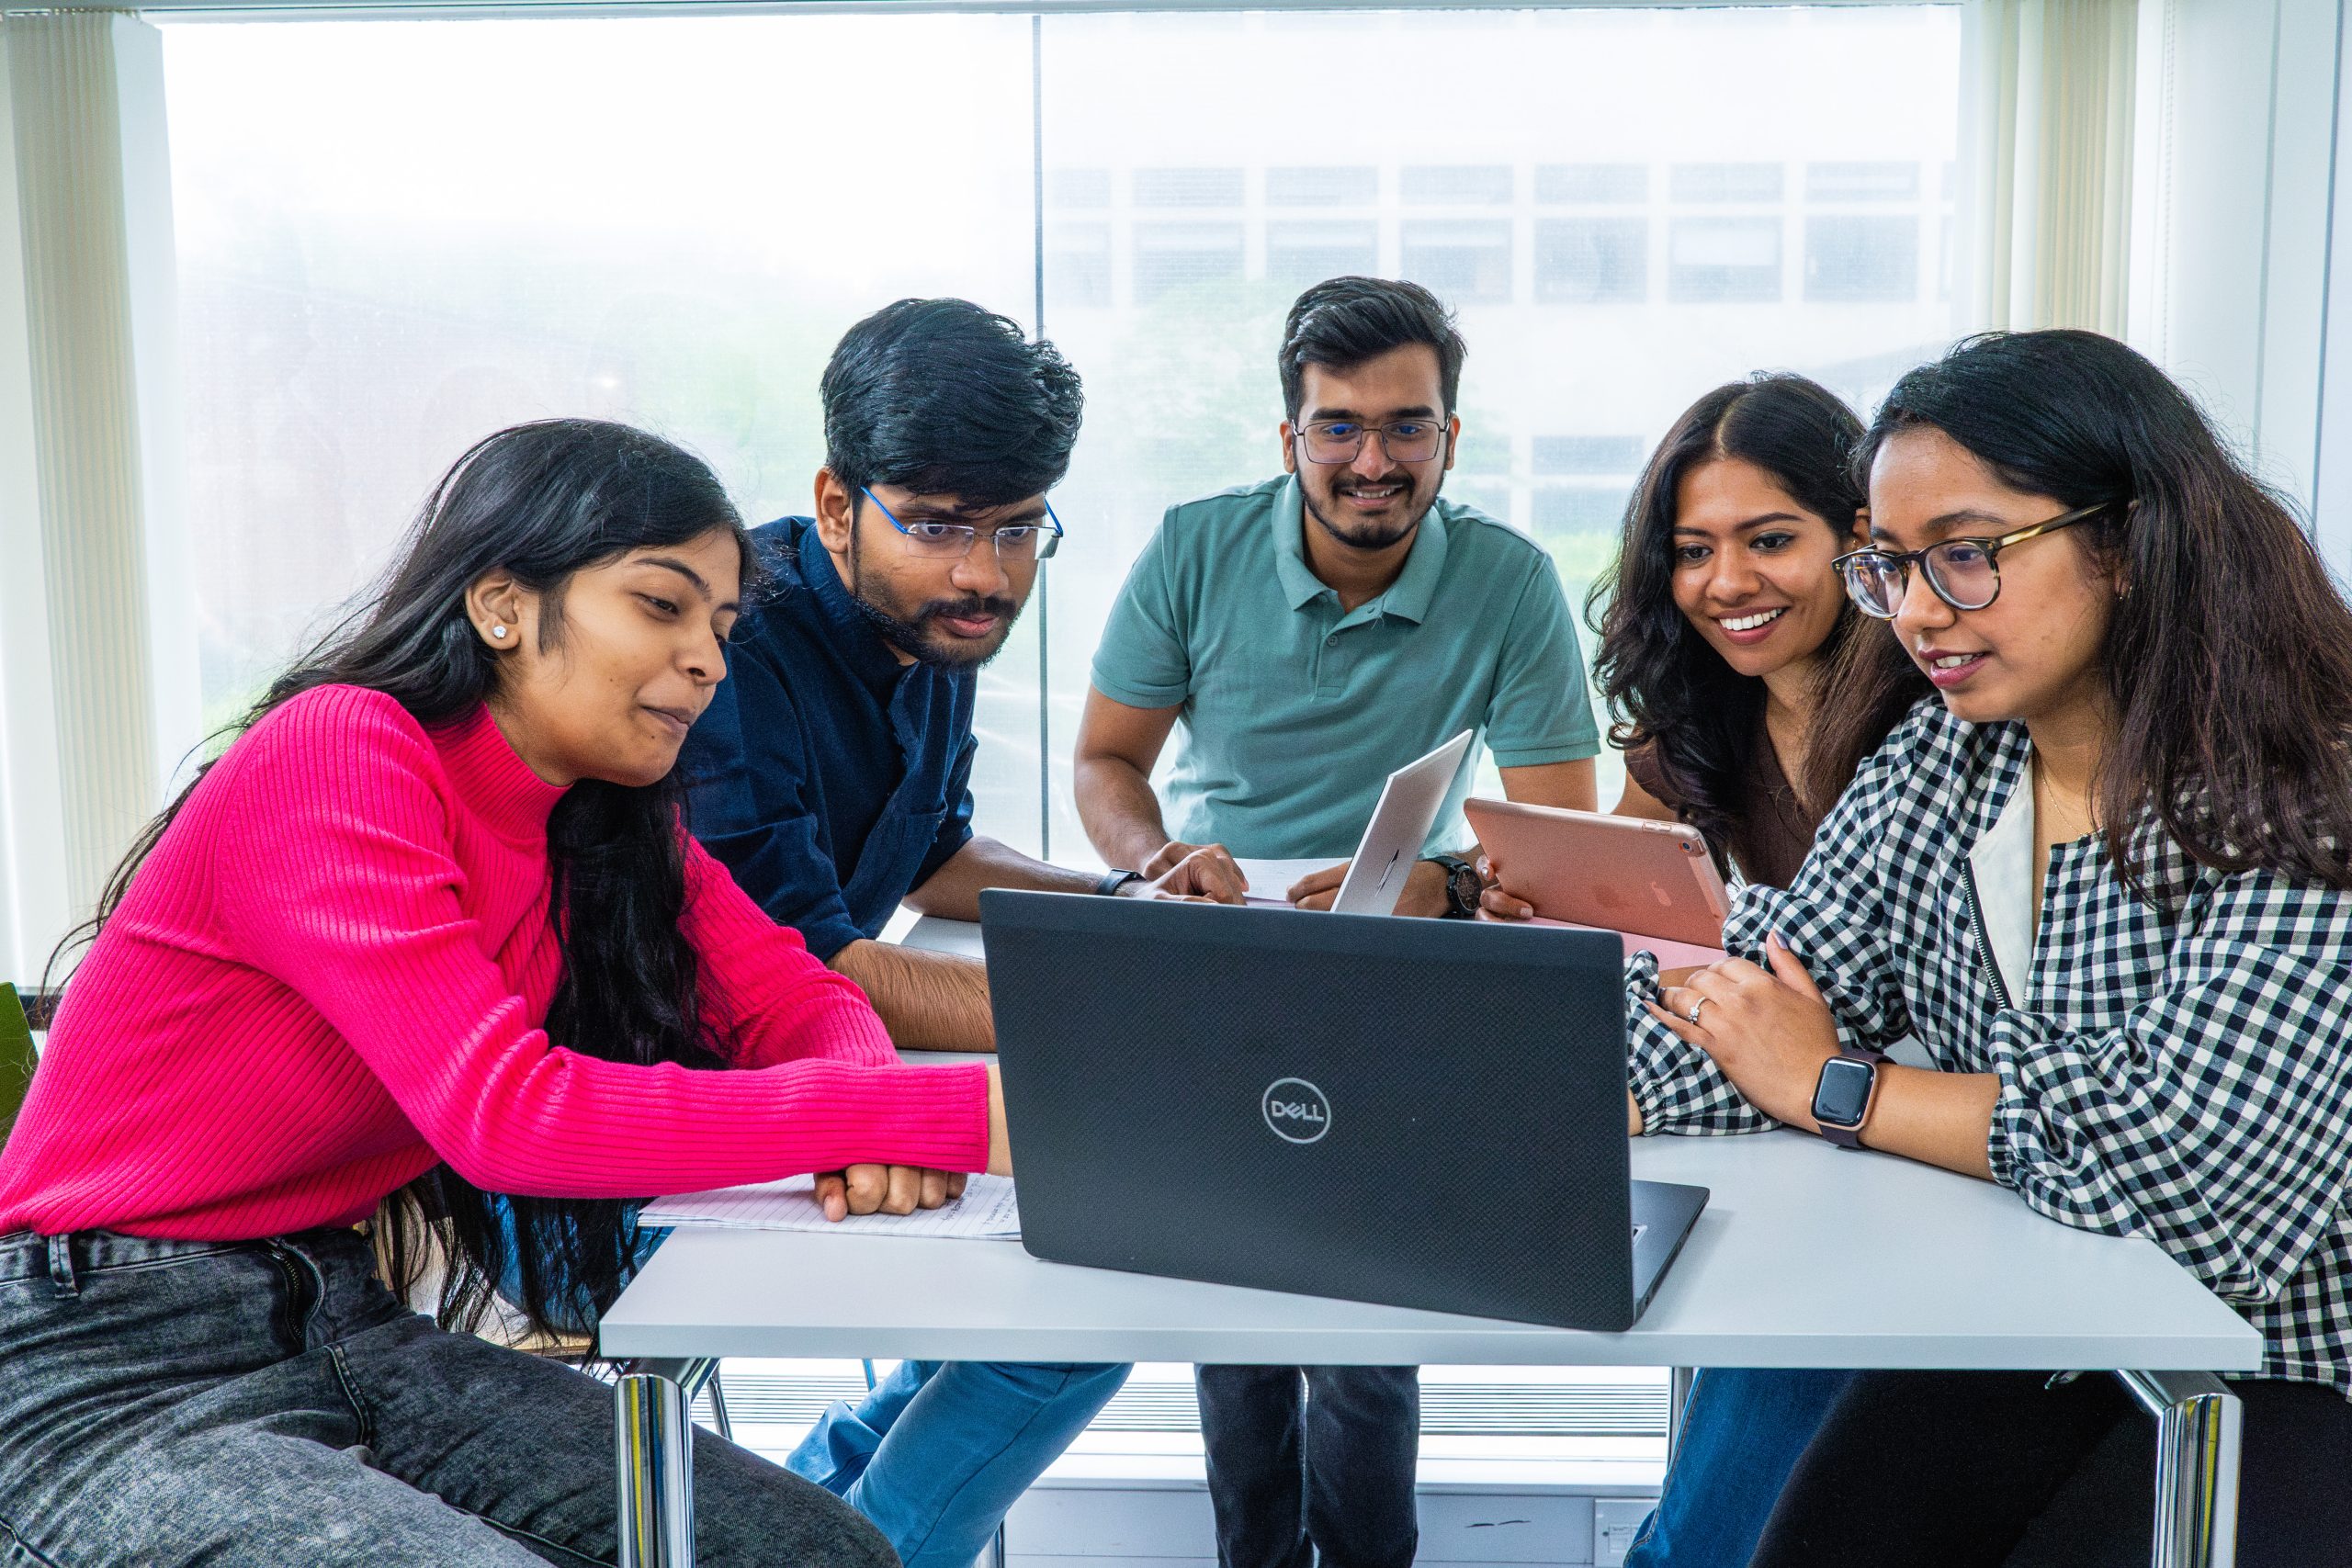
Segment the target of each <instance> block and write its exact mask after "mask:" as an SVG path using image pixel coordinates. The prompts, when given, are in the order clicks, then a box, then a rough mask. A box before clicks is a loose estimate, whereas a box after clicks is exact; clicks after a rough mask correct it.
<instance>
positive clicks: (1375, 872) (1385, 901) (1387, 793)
mask: <svg viewBox="0 0 2352 1568" xmlns="http://www.w3.org/2000/svg"><path fill="white" fill-rule="evenodd" d="M1471 734H1472V732H1471V731H1470V730H1467V729H1465V730H1464V731H1463V732H1462V733H1461V734H1459V735H1457V736H1455V737H1454V738H1453V739H1451V740H1449V741H1447V742H1446V743H1445V744H1444V745H1442V746H1440V747H1439V748H1437V750H1433V751H1431V752H1430V753H1429V754H1428V755H1427V756H1424V757H1419V758H1417V759H1415V760H1414V761H1410V762H1408V763H1406V764H1405V765H1404V766H1403V767H1401V768H1399V769H1397V771H1396V772H1395V773H1391V774H1389V775H1388V782H1387V783H1386V784H1383V785H1381V786H1380V804H1379V805H1377V806H1375V807H1373V808H1372V820H1371V821H1370V822H1367V823H1366V824H1364V829H1363V840H1362V841H1361V842H1359V843H1358V844H1357V845H1356V852H1355V858H1354V859H1353V860H1352V861H1351V862H1349V863H1348V874H1347V876H1346V877H1345V878H1344V879H1343V880H1342V881H1341V882H1340V891H1339V893H1338V894H1337V895H1336V896H1335V897H1333V898H1332V900H1331V913H1333V914H1335V915H1393V914H1395V913H1396V912H1397V899H1399V898H1401V897H1404V896H1405V878H1406V876H1407V875H1408V874H1410V873H1411V871H1412V869H1413V865H1414V863H1415V862H1417V861H1419V859H1420V858H1421V846H1422V845H1423V844H1425V843H1427V842H1428V841H1429V836H1430V826H1431V825H1432V824H1433V823H1435V822H1436V821H1437V814H1438V808H1439V807H1442V806H1443V805H1444V804H1445V797H1446V795H1447V793H1448V792H1449V791H1451V790H1452V789H1453V775H1454V774H1456V773H1460V772H1461V771H1462V759H1463V756H1464V753H1466V752H1467V751H1468V750H1470V737H1471Z"/></svg>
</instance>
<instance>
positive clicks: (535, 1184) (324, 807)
mask: <svg viewBox="0 0 2352 1568" xmlns="http://www.w3.org/2000/svg"><path fill="white" fill-rule="evenodd" d="M247 741H248V744H246V745H244V746H243V747H242V748H241V749H240V750H241V752H242V755H241V756H240V757H239V758H238V760H237V761H238V764H239V766H238V772H237V773H236V775H235V776H234V777H233V778H232V779H231V780H229V781H227V783H228V785H229V788H230V789H231V790H232V792H233V793H232V798H231V800H230V801H229V802H228V803H227V804H228V806H229V809H227V810H225V811H224V812H223V813H222V823H223V825H222V827H221V829H220V843H219V845H218V853H219V856H220V876H219V879H218V886H219V889H220V891H219V895H218V897H219V908H218V915H219V919H220V927H221V930H222V931H223V933H224V934H225V935H226V937H227V938H228V940H229V942H231V944H232V946H233V948H234V949H235V951H236V953H237V954H238V956H239V957H240V958H242V959H243V961H244V962H246V963H249V964H253V965H254V967H255V968H257V969H260V970H261V971H263V972H264V973H266V974H268V975H269V976H272V977H273V978H275V979H277V981H278V982H280V983H281V984H283V985H285V986H287V987H289V988H290V989H292V990H294V991H295V992H296V993H298V994H299V995H300V996H301V997H302V998H304V999H305V1000H306V1001H307V1002H308V1003H309V1004H310V1005H311V1007H313V1008H315V1009H316V1010H318V1011H319V1013H320V1014H321V1016H322V1018H324V1019H325V1020H326V1021H327V1023H328V1024H329V1026H330V1027H332V1028H333V1029H334V1030H335V1032H337V1033H338V1034H339V1035H341V1036H342V1038H343V1040H344V1041H345V1043H347V1044H348V1045H349V1046H350V1048H351V1050H352V1051H353V1052H354V1053H355V1054H356V1055H357V1057H358V1058H359V1061H360V1062H361V1063H363V1064H364V1065H365V1067H366V1069H367V1070H368V1072H370V1073H371V1074H373V1075H374V1076H375V1077H376V1078H377V1079H378V1080H379V1082H380V1083H381V1084H382V1085H383V1087H384V1089H385V1091H386V1092H387V1093H388V1094H389V1095H390V1097H391V1099H392V1100H393V1101H394V1102H395V1103H397V1104H398V1105H399V1107H400V1108H401V1111H402V1112H403V1113H404V1114H405V1115H406V1116H407V1117H408V1119H409V1120H410V1122H412V1123H413V1125H414V1126H415V1127H416V1129H417V1131H418V1133H419V1134H420V1135H422V1137H423V1138H424V1141H425V1142H426V1143H427V1144H428V1145H430V1146H431V1147H432V1148H433V1150H434V1151H435V1153H436V1154H437V1155H439V1156H441V1157H442V1158H443V1159H445V1160H447V1162H448V1163H449V1165H450V1166H451V1167H452V1168H454V1169H456V1170H457V1172H458V1174H459V1175H460V1176H463V1177H464V1178H465V1179H467V1180H468V1181H470V1182H472V1183H473V1184H474V1185H476V1186H478V1187H481V1188H484V1189H487V1190H493V1191H503V1192H513V1193H517V1194H523V1195H542V1196H550V1197H554V1196H569V1197H583V1198H607V1197H611V1198H629V1197H643V1196H646V1195H649V1194H658V1193H662V1192H679V1191H692V1190H700V1189H705V1188H711V1187H724V1186H731V1185H735V1184H738V1183H742V1182H750V1181H765V1180H773V1179H777V1178H779V1177H783V1176H787V1175H792V1174H796V1173H798V1172H803V1171H810V1170H825V1169H832V1168H839V1167H842V1166H844V1165H850V1164H854V1163H859V1162H863V1161H876V1162H887V1163H891V1164H901V1165H918V1166H926V1167H931V1168H939V1169H946V1170H978V1169H980V1168H983V1167H984V1166H985V1164H986V1162H987V1156H988V1088H987V1078H986V1070H985V1068H984V1067H982V1066H978V1065H977V1064H976V1065H974V1066H970V1067H968V1068H967V1067H960V1066H959V1067H950V1068H930V1067H904V1066H879V1065H870V1064H871V1063H873V1062H874V1061H875V1060H876V1055H875V1054H874V1046H875V1040H874V1033H875V1032H876V1031H877V1029H878V1025H877V1024H876V1021H874V1020H873V1017H872V1013H871V1011H870V1010H867V1009H866V1008H865V1005H864V1002H863V999H862V998H859V997H858V996H857V995H856V993H855V991H854V987H853V988H851V989H849V990H847V991H843V990H842V989H841V988H838V987H834V986H833V985H831V984H830V983H811V981H810V979H809V977H796V976H786V977H784V978H782V979H780V980H779V981H777V982H776V983H775V987H774V988H773V990H772V991H770V992H769V993H768V994H766V995H764V996H763V998H760V1001H759V1006H758V1010H759V1013H760V1016H761V1017H762V1018H763V1020H764V1023H763V1039H787V1038H788V1039H793V1040H795V1041H797V1043H799V1044H800V1046H801V1049H799V1050H798V1051H797V1052H795V1053H793V1055H794V1059H792V1060H789V1061H782V1062H779V1063H777V1065H775V1066H759V1067H752V1068H748V1069H744V1070H735V1071H697V1070H694V1069H690V1068H686V1067H682V1066H675V1065H672V1064H662V1065H657V1066H639V1065H637V1064H631V1063H617V1062H607V1061H603V1060H600V1059H597V1058H594V1057H589V1056H584V1055H579V1054H578V1053H575V1052H572V1051H569V1050H565V1049H563V1048H562V1047H560V1046H558V1045H555V1044H553V1043H550V1042H549V1041H548V1037H547V1034H546V1032H545V1031H543V1030H542V1029H540V1028H539V1027H537V1020H534V1019H533V1018H532V1017H530V1016H529V1010H528V1007H527V1005H526V1002H525V1000H524V998H521V997H519V996H517V995H515V992H514V990H513V988H512V987H510V986H509V985H508V984H507V982H506V980H505V978H504V976H502V975H501V973H500V972H499V970H498V967H497V965H496V964H493V963H492V961H491V959H490V958H489V957H488V956H487V955H485V954H484V953H483V952H482V949H481V936H480V932H479V929H478V927H477V925H476V923H475V922H474V920H473V919H471V918H470V917H469V915H468V914H467V912H466V910H465V908H464V907H463V906H462V905H461V903H460V902H459V898H458V888H459V886H460V885H461V883H462V881H463V876H464V874H463V872H462V871H461V869H460V868H459V867H458V863H457V862H456V861H455V859H454V858H453V856H452V853H451V833H452V830H453V829H452V823H451V812H452V810H453V809H454V808H453V807H452V806H451V804H450V803H449V802H448V801H447V800H446V799H445V798H444V797H443V795H441V793H440V791H439V790H438V789H437V788H436V787H435V786H436V781H437V780H438V779H439V776H440V773H439V768H438V765H437V762H436V760H435V755H434V752H433V749H432V745H431V742H430V741H429V740H428V739H426V737H425V736H424V732H423V730H422V729H421V728H419V727H418V726H417V725H416V724H415V722H414V720H413V719H411V718H410V717H409V716H407V715H406V714H405V713H404V712H402V711H401V709H400V708H399V707H398V705H396V704H394V703H392V702H391V701H390V699H389V698H386V697H383V696H381V695H380V694H372V693H361V692H338V693H334V694H332V695H329V696H326V697H323V698H321V699H319V700H314V701H310V702H297V703H293V704H288V705H287V706H285V707H283V708H281V709H279V710H278V712H277V713H276V714H274V715H272V716H271V718H270V720H269V721H266V726H265V727H264V728H257V729H256V730H255V731H254V733H253V734H252V735H250V736H249V737H248V738H247ZM803 956H804V958H805V954H804V955H803Z"/></svg>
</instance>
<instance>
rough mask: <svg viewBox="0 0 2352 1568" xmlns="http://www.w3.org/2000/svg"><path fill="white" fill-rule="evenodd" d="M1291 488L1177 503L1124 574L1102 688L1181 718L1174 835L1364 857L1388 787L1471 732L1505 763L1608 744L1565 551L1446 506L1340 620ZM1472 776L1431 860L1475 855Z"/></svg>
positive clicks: (1170, 784)
mask: <svg viewBox="0 0 2352 1568" xmlns="http://www.w3.org/2000/svg"><path fill="white" fill-rule="evenodd" d="M1305 520H1306V512H1305V508H1304V505H1303V500H1302V497H1301V495H1300V491H1299V488H1298V484H1297V481H1296V480H1295V479H1289V478H1283V479H1268V480H1267V481H1266V482H1264V483H1263V484H1258V485H1251V486H1249V487H1247V488H1245V489H1241V490H1231V491H1225V492H1224V493H1222V494H1219V495H1213V496H1209V497H1207V498H1206V499H1205V500H1202V501H1194V502H1186V503H1185V504H1183V505H1182V506H1175V507H1170V509H1169V512H1168V515H1167V516H1166V517H1165V518H1164V519H1163V520H1162V521H1161V523H1160V525H1159V532H1157V533H1155V534H1154V535H1153V536H1151V542H1150V543H1149V544H1148V545H1146V546H1145V547H1144V550H1143V554H1142V555H1140V556H1138V557H1137V558H1136V563H1135V566H1134V568H1133V570H1130V571H1129V572H1128V573H1127V581H1126V585H1125V587H1124V588H1122V589H1121V590H1120V591H1119V598H1118V602H1117V603H1116V604H1114V605H1113V606H1112V608H1111V618H1110V622H1109V624H1108V625H1107V626H1104V627H1103V643H1102V646H1101V647H1100V648H1098V649H1096V650H1095V654H1094V671H1093V678H1094V688H1095V690H1097V691H1099V692H1101V693H1102V694H1103V695H1104V696H1106V697H1109V698H1111V699H1112V700H1113V701H1114V702H1121V703H1125V704H1127V705H1129V706H1131V707H1139V708H1169V707H1181V708H1182V710H1183V711H1182V714H1181V715H1180V716H1179V717H1178V721H1177V728H1176V733H1175V737H1174V743H1175V754H1174V757H1173V760H1172V761H1173V766H1172V771H1171V772H1170V774H1169V775H1168V778H1167V780H1166V782H1165V784H1163V785H1162V786H1161V790H1160V800H1161V804H1162V807H1163V808H1164V810H1165V813H1166V818H1167V822H1168V828H1169V830H1170V832H1171V833H1173V834H1174V835H1175V836H1176V837H1177V838H1179V839H1181V840H1185V841H1186V842H1189V843H1221V844H1223V845H1225V846H1226V847H1227V849H1229V850H1231V851H1232V852H1234V853H1236V854H1238V855H1246V856H1251V857H1263V858H1269V859H1291V858H1306V857H1310V856H1325V855H1328V856H1329V857H1331V858H1332V859H1334V860H1342V859H1345V858H1346V857H1347V856H1349V855H1351V854H1352V853H1354V852H1355V847H1356V840H1358V839H1359V838H1361V837H1362V836H1363V829H1364V824H1365V823H1366V822H1368V821H1370V820H1371V819H1372V812H1373V807H1374V806H1375V805H1377V804H1378V802H1379V799H1380V786H1381V785H1382V784H1384V783H1385V782H1386V780H1387V778H1388V775H1389V773H1391V772H1392V771H1394V770H1395V769H1397V768H1400V767H1402V766H1404V765H1405V764H1406V763H1407V762H1409V761H1412V760H1413V759H1414V758H1416V757H1419V756H1420V755H1421V754H1422V753H1423V752H1425V751H1428V750H1430V748H1432V747H1434V746H1436V745H1437V744H1438V743H1439V742H1440V741H1442V740H1445V739H1448V738H1450V737H1452V736H1453V735H1455V734H1457V733H1458V732H1460V731H1462V730H1464V729H1474V730H1476V731H1478V732H1479V738H1480V740H1481V742H1482V743H1483V744H1484V745H1485V746H1486V747H1487V750H1490V751H1492V752H1493V753H1494V757H1495V761H1496V763H1497V765H1498V766H1500V767H1505V768H1519V767H1534V766H1538V765H1540V764H1543V763H1546V762H1566V761H1575V760H1577V758H1580V757H1589V756H1592V755H1594V754H1595V753H1596V752H1598V751H1599V750H1600V735H1599V733H1598V732H1597V731H1596V730H1595V728H1594V727H1593V721H1592V706H1591V704H1590V703H1589V701H1588V700H1587V698H1586V695H1585V675H1584V660H1583V657H1582V655H1580V654H1579V653H1578V652H1577V637H1576V625H1575V622H1574V620H1573V619H1572V618H1571V616H1570V615H1569V614H1568V605H1567V600H1566V596H1565V595H1564V594H1563V593H1562V592H1560V580H1559V575H1558V573H1557V572H1556V571H1555V570H1554V569H1553V566H1552V559H1551V557H1549V556H1548V555H1546V554H1545V553H1544V550H1543V549H1542V547H1539V546H1537V545H1536V544H1535V543H1534V541H1532V540H1531V539H1529V538H1528V537H1527V536H1525V535H1523V534H1521V533H1518V532H1516V531H1515V530H1513V529H1511V528H1510V527H1508V526H1506V525H1503V524H1500V523H1498V522H1496V521H1495V520H1494V519H1493V518H1491V517H1488V516H1487V515H1486V514H1485V513H1482V512H1479V511H1477V510H1476V509H1475V508H1473V507H1468V506H1461V505H1457V504H1455V503H1453V502H1449V501H1447V500H1445V499H1444V498H1443V497H1442V496H1441V497H1440V498H1439V499H1438V502H1437V503H1436V504H1435V505H1434V506H1432V507H1430V512H1429V514H1428V515H1427V516H1426V517H1424V518H1422V519H1421V525H1420V530H1419V534H1418V536H1416V537H1415V538H1414V540H1413V547H1412V550H1411V552H1410V553H1409V554H1408V555H1407V557H1406V558H1405V570H1403V571H1402V572H1400V573H1398V574H1397V581H1395V582H1393V583H1391V584H1390V585H1389V587H1388V591H1387V592H1385V593H1382V594H1380V595H1378V596H1377V597H1375V598H1374V599H1372V600H1370V601H1369V602H1367V603H1365V604H1359V605H1358V606H1356V608H1355V609H1353V610H1351V611H1347V612H1344V613H1343V612H1342V611H1341V610H1340V596H1339V594H1338V593H1336V592H1333V591H1332V590H1331V589H1329V588H1328V587H1326V586H1325V585H1324V584H1323V581H1322V580H1321V579H1319V578H1317V576H1316V575H1315V573H1314V572H1313V571H1312V570H1309V568H1308V567H1307V564H1306V543H1305V540H1304V538H1303V536H1302V535H1301V528H1302V526H1303V525H1304V523H1305ZM1471 755H1472V758H1473V759H1474V760H1473V761H1472V763H1471V765H1469V766H1466V767H1464V769H1463V771H1462V774H1461V777H1460V779H1459V780H1458V781H1457V782H1456V783H1455V784H1454V788H1453V795H1451V796H1449V797H1448V798H1447V800H1446V803H1445V807H1444V808H1443V809H1442V811H1441V812H1440V813H1439V814H1438V820H1437V825H1436V826H1435V827H1434V828H1433V829H1431V830H1430V840H1429V846H1428V847H1430V849H1432V850H1434V849H1442V848H1445V847H1447V846H1449V845H1461V844H1464V843H1466V842H1468V835H1467V832H1466V829H1465V828H1464V824H1463V823H1462V820H1461V805H1462V798H1463V796H1464V795H1466V794H1467V793H1468V792H1469V783H1470V778H1471V775H1472V773H1473V772H1474V771H1475V769H1476V761H1475V759H1476V755H1477V753H1476V750H1475V748H1474V750H1473V751H1472V753H1471Z"/></svg>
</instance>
